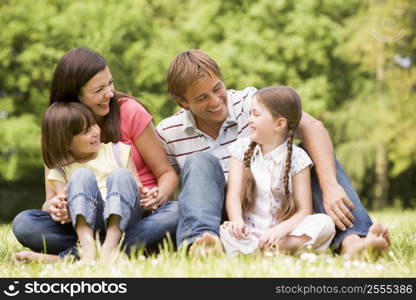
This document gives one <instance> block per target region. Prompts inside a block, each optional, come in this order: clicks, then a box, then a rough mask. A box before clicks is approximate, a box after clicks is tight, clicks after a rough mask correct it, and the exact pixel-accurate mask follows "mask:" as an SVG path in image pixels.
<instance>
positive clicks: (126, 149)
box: [118, 142, 131, 168]
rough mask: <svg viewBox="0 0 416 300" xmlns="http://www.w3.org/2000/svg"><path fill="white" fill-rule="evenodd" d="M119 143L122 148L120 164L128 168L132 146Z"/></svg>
mask: <svg viewBox="0 0 416 300" xmlns="http://www.w3.org/2000/svg"><path fill="white" fill-rule="evenodd" d="M118 144H119V149H120V164H121V165H122V167H123V168H126V167H127V163H128V161H129V157H130V150H131V147H130V146H129V145H126V144H123V143H121V142H119V143H118Z"/></svg>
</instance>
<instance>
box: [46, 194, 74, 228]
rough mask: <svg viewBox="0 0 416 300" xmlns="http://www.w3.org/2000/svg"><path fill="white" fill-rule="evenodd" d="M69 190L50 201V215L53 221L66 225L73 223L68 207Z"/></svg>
mask: <svg viewBox="0 0 416 300" xmlns="http://www.w3.org/2000/svg"><path fill="white" fill-rule="evenodd" d="M66 199H67V189H66V188H65V189H64V193H63V194H60V195H56V196H54V197H52V198H51V199H49V200H48V207H49V214H50V215H51V218H52V220H54V221H55V222H59V223H61V224H65V223H68V222H71V218H70V217H69V213H68V207H67V202H66Z"/></svg>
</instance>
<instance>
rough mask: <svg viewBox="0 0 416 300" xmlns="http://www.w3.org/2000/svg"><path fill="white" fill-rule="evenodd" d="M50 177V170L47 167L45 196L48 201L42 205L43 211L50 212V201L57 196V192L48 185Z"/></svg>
mask: <svg viewBox="0 0 416 300" xmlns="http://www.w3.org/2000/svg"><path fill="white" fill-rule="evenodd" d="M48 175H49V169H48V167H47V166H45V194H46V199H45V202H44V203H43V205H42V210H44V211H49V205H50V203H49V201H50V200H51V199H52V198H53V197H55V196H56V193H55V191H54V190H53V189H52V187H51V186H50V184H49V183H48Z"/></svg>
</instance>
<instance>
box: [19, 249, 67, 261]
mask: <svg viewBox="0 0 416 300" xmlns="http://www.w3.org/2000/svg"><path fill="white" fill-rule="evenodd" d="M60 259H61V258H60V257H59V256H58V255H53V254H44V253H38V252H33V251H21V252H17V253H15V254H13V260H15V261H39V262H56V261H59V260H60Z"/></svg>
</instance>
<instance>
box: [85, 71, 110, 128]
mask: <svg viewBox="0 0 416 300" xmlns="http://www.w3.org/2000/svg"><path fill="white" fill-rule="evenodd" d="M113 97H114V84H113V78H112V76H111V73H110V70H109V69H108V67H105V69H104V70H102V71H101V72H98V73H97V74H95V76H94V77H92V78H91V79H90V80H89V81H88V82H87V83H86V84H85V85H84V86H83V87H82V88H81V92H80V95H79V96H78V98H79V101H80V102H81V103H82V104H84V105H85V106H87V107H89V108H90V109H91V111H92V113H93V114H94V117H95V119H96V120H97V121H100V119H102V118H103V117H105V116H106V115H107V114H108V113H109V112H110V99H111V98H113Z"/></svg>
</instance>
